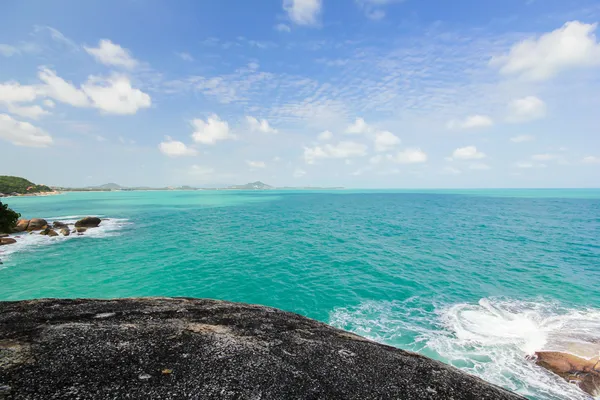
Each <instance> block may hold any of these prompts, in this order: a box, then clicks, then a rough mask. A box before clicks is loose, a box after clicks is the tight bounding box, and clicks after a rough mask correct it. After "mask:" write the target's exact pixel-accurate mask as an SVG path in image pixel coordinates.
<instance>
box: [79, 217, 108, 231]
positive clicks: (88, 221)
mask: <svg viewBox="0 0 600 400" xmlns="http://www.w3.org/2000/svg"><path fill="white" fill-rule="evenodd" d="M100 222H102V220H101V219H100V218H98V217H85V218H82V219H80V220H79V221H77V222H75V227H76V228H79V227H82V228H96V227H98V225H100Z"/></svg>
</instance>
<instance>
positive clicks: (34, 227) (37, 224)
mask: <svg viewBox="0 0 600 400" xmlns="http://www.w3.org/2000/svg"><path fill="white" fill-rule="evenodd" d="M47 226H48V222H46V220H45V219H42V218H34V219H32V220H30V221H29V224H28V225H27V230H28V231H30V232H31V231H41V230H43V229H45V228H46V227H47Z"/></svg>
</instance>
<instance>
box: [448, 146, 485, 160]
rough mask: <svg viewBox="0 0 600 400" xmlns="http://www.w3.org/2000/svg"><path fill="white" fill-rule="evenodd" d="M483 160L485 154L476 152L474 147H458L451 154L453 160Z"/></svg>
mask: <svg viewBox="0 0 600 400" xmlns="http://www.w3.org/2000/svg"><path fill="white" fill-rule="evenodd" d="M481 158H485V154H484V153H482V152H480V151H477V147H475V146H466V147H459V148H458V149H456V150H454V152H453V153H452V159H453V160H477V159H481Z"/></svg>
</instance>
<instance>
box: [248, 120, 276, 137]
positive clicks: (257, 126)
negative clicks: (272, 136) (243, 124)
mask: <svg viewBox="0 0 600 400" xmlns="http://www.w3.org/2000/svg"><path fill="white" fill-rule="evenodd" d="M246 121H247V122H248V125H249V126H250V130H252V131H254V132H256V131H258V132H263V133H277V129H274V128H272V127H271V126H270V125H269V121H267V120H266V119H262V120H258V119H256V118H254V117H250V116H247V117H246Z"/></svg>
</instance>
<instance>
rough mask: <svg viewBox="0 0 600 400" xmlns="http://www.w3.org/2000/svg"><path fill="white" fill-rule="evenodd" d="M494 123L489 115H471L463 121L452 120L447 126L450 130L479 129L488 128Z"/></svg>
mask: <svg viewBox="0 0 600 400" xmlns="http://www.w3.org/2000/svg"><path fill="white" fill-rule="evenodd" d="M492 125H494V121H493V120H492V119H491V118H490V117H488V116H487V115H470V116H468V117H466V118H465V119H462V120H456V119H455V120H452V121H449V122H448V124H447V125H446V126H447V127H448V129H477V128H488V127H490V126H492Z"/></svg>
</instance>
